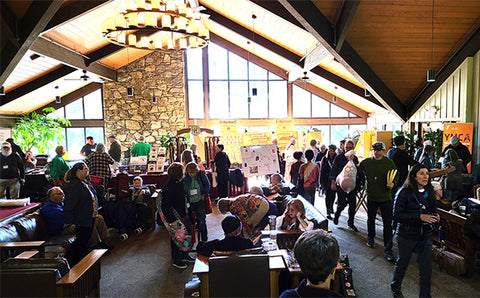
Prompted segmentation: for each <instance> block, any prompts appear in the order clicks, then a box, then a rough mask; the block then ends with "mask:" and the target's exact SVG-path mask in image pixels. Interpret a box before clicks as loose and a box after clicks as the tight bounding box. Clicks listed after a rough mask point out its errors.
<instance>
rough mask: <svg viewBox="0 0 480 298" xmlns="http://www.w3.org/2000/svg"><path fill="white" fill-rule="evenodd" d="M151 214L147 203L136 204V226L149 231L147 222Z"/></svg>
mask: <svg viewBox="0 0 480 298" xmlns="http://www.w3.org/2000/svg"><path fill="white" fill-rule="evenodd" d="M150 213H151V209H150V207H148V205H147V204H145V203H135V215H136V226H137V227H138V228H141V229H142V230H143V231H146V230H147V220H148V216H149V214H150Z"/></svg>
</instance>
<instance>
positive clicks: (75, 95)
mask: <svg viewBox="0 0 480 298" xmlns="http://www.w3.org/2000/svg"><path fill="white" fill-rule="evenodd" d="M100 88H102V84H99V83H90V84H88V85H85V86H83V87H82V88H80V89H77V90H75V91H72V92H70V93H68V94H65V95H64V96H62V102H61V103H56V102H55V101H52V102H51V103H49V104H46V105H44V106H43V107H41V108H38V109H37V110H36V111H35V112H36V113H37V114H40V113H42V110H43V109H45V108H49V107H52V108H55V109H56V110H58V109H60V108H63V107H64V106H66V105H68V104H69V103H72V102H74V101H75V100H77V99H79V98H80V97H83V96H85V95H87V94H90V93H92V92H93V91H95V90H97V89H100Z"/></svg>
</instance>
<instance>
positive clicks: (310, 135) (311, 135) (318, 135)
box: [306, 130, 322, 148]
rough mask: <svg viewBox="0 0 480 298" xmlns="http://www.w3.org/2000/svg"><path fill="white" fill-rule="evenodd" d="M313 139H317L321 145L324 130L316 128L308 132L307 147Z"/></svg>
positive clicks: (318, 144)
mask: <svg viewBox="0 0 480 298" xmlns="http://www.w3.org/2000/svg"><path fill="white" fill-rule="evenodd" d="M311 140H317V146H318V147H320V144H321V143H322V131H321V130H315V131H309V132H307V147H306V148H310V141H311Z"/></svg>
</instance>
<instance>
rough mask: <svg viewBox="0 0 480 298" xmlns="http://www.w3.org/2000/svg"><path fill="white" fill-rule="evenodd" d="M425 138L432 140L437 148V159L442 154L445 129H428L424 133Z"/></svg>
mask: <svg viewBox="0 0 480 298" xmlns="http://www.w3.org/2000/svg"><path fill="white" fill-rule="evenodd" d="M423 140H424V141H425V140H430V141H432V145H433V147H434V148H435V158H436V159H438V158H439V157H441V156H442V147H443V130H440V129H437V130H436V131H426V132H424V134H423Z"/></svg>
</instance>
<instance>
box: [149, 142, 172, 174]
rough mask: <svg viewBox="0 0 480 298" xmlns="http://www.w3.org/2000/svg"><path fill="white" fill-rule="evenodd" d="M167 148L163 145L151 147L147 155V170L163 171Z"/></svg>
mask: <svg viewBox="0 0 480 298" xmlns="http://www.w3.org/2000/svg"><path fill="white" fill-rule="evenodd" d="M166 156H167V149H166V148H165V147H152V148H150V154H149V155H148V165H147V172H149V173H152V172H163V169H164V165H165V160H166Z"/></svg>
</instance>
